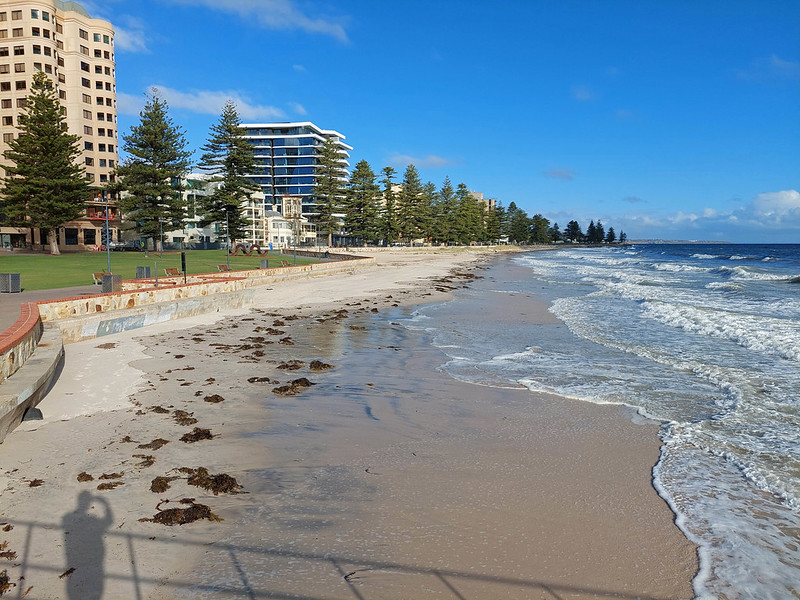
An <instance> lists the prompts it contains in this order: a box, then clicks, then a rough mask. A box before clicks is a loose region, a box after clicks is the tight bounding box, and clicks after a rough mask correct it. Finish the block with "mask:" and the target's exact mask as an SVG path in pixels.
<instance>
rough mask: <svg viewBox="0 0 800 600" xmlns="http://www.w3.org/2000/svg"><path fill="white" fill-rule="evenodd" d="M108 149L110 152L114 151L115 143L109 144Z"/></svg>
mask: <svg viewBox="0 0 800 600" xmlns="http://www.w3.org/2000/svg"><path fill="white" fill-rule="evenodd" d="M108 151H109V152H113V151H114V144H109V145H108Z"/></svg>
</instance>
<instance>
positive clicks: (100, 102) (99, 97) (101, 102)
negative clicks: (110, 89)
mask: <svg viewBox="0 0 800 600" xmlns="http://www.w3.org/2000/svg"><path fill="white" fill-rule="evenodd" d="M96 102H97V104H99V105H100V106H102V105H103V98H102V96H98V97H97V100H96Z"/></svg>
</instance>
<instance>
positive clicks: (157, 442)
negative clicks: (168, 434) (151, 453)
mask: <svg viewBox="0 0 800 600" xmlns="http://www.w3.org/2000/svg"><path fill="white" fill-rule="evenodd" d="M167 444H169V440H165V439H164V438H156V439H154V440H153V441H152V442H149V443H147V444H139V445H138V446H136V447H137V448H141V449H142V450H158V449H159V448H161V447H162V446H165V445H167Z"/></svg>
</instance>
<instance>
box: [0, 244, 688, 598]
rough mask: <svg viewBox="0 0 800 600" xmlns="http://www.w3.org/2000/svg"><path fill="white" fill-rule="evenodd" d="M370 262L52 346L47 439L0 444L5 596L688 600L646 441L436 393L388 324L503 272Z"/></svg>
mask: <svg viewBox="0 0 800 600" xmlns="http://www.w3.org/2000/svg"><path fill="white" fill-rule="evenodd" d="M376 256H377V260H378V266H377V267H376V268H375V269H373V270H370V271H365V272H360V273H357V274H353V275H337V276H327V277H317V278H314V279H309V280H303V281H291V282H284V283H281V284H276V285H274V286H270V287H269V288H264V289H262V290H260V291H259V299H258V302H257V305H256V307H255V308H253V309H248V310H238V311H229V312H226V313H223V312H219V313H215V314H209V315H204V316H202V317H196V318H192V319H185V320H181V321H176V322H170V323H166V324H161V325H156V326H152V327H150V328H148V329H146V330H136V331H129V332H125V333H121V334H116V335H113V336H107V337H104V338H100V339H96V340H91V341H87V342H80V343H76V344H71V345H68V346H67V347H66V360H65V365H64V369H63V372H62V373H61V375H60V377H59V379H58V382H57V383H56V385H55V386H54V388H53V389H52V391H51V392H50V394H49V395H48V396H47V397H46V398H45V399H44V401H43V402H42V403H41V404H40V408H41V409H42V411H43V414H44V416H45V419H44V420H43V421H38V422H25V423H23V425H22V426H20V428H18V429H17V430H16V431H15V432H13V433H12V434H11V435H10V436H9V437H8V438H7V439H6V440H5V442H4V443H3V444H2V445H0V490H2V493H0V511H1V514H2V518H1V519H0V521H2V523H3V524H2V525H0V527H2V528H3V533H2V537H0V540H4V541H5V542H7V545H5V546H4V548H3V551H4V552H7V553H9V554H4V556H5V558H6V559H7V560H3V563H4V564H2V565H0V569H3V568H4V569H6V570H7V574H8V577H9V580H10V582H11V583H12V584H14V587H13V588H11V589H9V590H8V591H7V592H6V594H7V596H8V597H10V598H22V597H24V598H39V599H50V598H69V599H73V598H74V599H77V598H81V599H92V598H97V599H99V598H106V599H112V598H114V599H116V598H120V599H122V598H126V599H127V598H136V599H145V598H148V599H156V598H157V599H162V598H163V599H173V598H180V599H189V598H214V599H222V598H302V599H319V600H322V599H326V600H327V599H339V598H341V599H345V598H363V599H372V598H390V599H402V598H414V599H417V598H419V599H427V598H454V599H462V598H469V599H475V598H542V599H545V598H546V599H555V598H598V597H615V598H664V599H666V598H691V597H692V596H693V593H692V587H691V580H692V577H693V576H694V574H695V572H696V569H697V558H696V552H695V548H694V546H693V545H692V544H691V543H690V542H689V541H688V540H687V539H686V538H685V537H684V536H683V535H682V533H681V532H680V531H679V529H678V528H677V527H676V526H675V524H674V523H673V514H672V513H671V511H670V510H669V508H668V506H667V505H666V503H665V502H664V501H663V500H662V499H661V498H660V497H659V496H658V494H657V493H656V491H655V490H654V489H653V487H652V485H651V469H652V467H653V465H654V464H655V463H656V461H657V460H658V456H659V447H660V440H659V437H658V424H656V423H652V422H645V421H643V420H642V419H640V418H638V417H635V415H632V414H630V413H629V412H626V411H624V410H623V409H621V408H619V407H616V406H596V405H591V404H587V403H581V402H577V401H574V400H568V399H564V398H558V397H554V396H546V395H535V394H532V393H531V392H529V391H528V390H526V389H512V388H509V389H500V388H494V387H487V386H479V385H473V384H469V383H463V382H459V381H456V380H454V379H452V378H451V377H449V376H448V375H446V374H444V373H442V372H440V371H439V370H438V369H437V367H438V366H440V365H441V364H442V363H443V362H444V358H443V356H442V354H441V352H440V351H439V350H437V349H436V348H435V347H433V346H431V345H430V343H429V341H428V340H427V339H426V337H425V333H424V332H422V331H410V330H409V329H408V328H405V327H403V326H401V325H399V324H397V323H396V322H395V320H394V319H395V318H397V316H398V315H404V314H409V313H410V312H411V311H413V309H414V305H415V304H417V303H420V302H438V301H444V300H446V299H448V298H449V297H450V294H451V293H453V292H455V293H458V292H457V290H458V288H460V287H462V286H467V285H470V283H471V281H472V278H473V276H474V275H477V276H481V274H482V273H483V271H484V269H485V268H486V266H487V264H488V263H489V262H490V261H493V262H495V263H497V262H498V261H499V262H505V261H504V258H503V257H502V254H501V253H495V252H492V251H488V252H487V251H477V250H472V251H470V250H466V251H396V252H381V253H378V254H377V255H376ZM505 268H507V269H513V267H511V266H507V267H505ZM509 273H510V271H509ZM485 317H486V318H487V319H494V320H496V321H497V322H498V324H499V326H507V327H513V326H514V320H515V319H525V320H526V321H527V322H532V321H533V322H542V323H550V322H552V321H553V319H554V317H553V316H552V315H551V314H550V313H548V312H547V306H546V305H545V304H543V303H541V302H539V301H536V300H535V299H533V298H530V297H522V296H510V297H508V298H507V299H505V300H504V301H503V303H502V304H501V305H497V306H494V307H492V308H491V309H490V310H489V309H487V313H486V315H485ZM152 490H156V491H152ZM195 518H197V520H194V521H192V522H186V523H184V524H178V523H180V522H182V521H191V520H193V519H195ZM169 523H175V524H169Z"/></svg>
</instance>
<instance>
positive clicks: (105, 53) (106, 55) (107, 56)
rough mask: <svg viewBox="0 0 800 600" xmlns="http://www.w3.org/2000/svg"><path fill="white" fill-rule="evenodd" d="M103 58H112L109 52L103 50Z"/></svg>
mask: <svg viewBox="0 0 800 600" xmlns="http://www.w3.org/2000/svg"><path fill="white" fill-rule="evenodd" d="M103 58H105V59H107V60H110V59H111V54H109V53H108V52H103Z"/></svg>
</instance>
